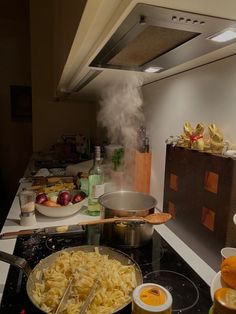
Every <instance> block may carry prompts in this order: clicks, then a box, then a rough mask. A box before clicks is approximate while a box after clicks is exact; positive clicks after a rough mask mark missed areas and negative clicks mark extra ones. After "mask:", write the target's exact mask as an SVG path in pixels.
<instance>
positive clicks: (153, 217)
mask: <svg viewBox="0 0 236 314" xmlns="http://www.w3.org/2000/svg"><path fill="white" fill-rule="evenodd" d="M170 219H171V215H170V214H169V213H155V214H150V215H148V216H146V217H141V216H140V217H139V216H131V217H121V218H114V217H113V218H104V219H96V220H89V221H83V222H81V223H78V224H77V225H64V226H55V227H46V228H37V229H26V230H24V229H22V230H18V231H12V232H5V233H2V234H0V239H1V240H4V239H12V238H16V237H17V236H24V235H31V234H36V233H37V234H59V233H78V232H83V231H84V229H83V228H82V226H87V225H97V224H107V223H126V222H146V223H148V224H151V225H159V224H162V223H165V222H167V221H169V220H170Z"/></svg>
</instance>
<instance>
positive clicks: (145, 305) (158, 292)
mask: <svg viewBox="0 0 236 314" xmlns="http://www.w3.org/2000/svg"><path fill="white" fill-rule="evenodd" d="M133 301H134V303H135V304H136V305H137V306H138V307H139V308H140V309H143V310H146V311H148V312H151V313H152V312H153V313H162V312H163V311H166V310H169V309H170V308H171V306H172V296H171V294H170V292H169V291H168V290H167V289H166V288H164V287H162V286H160V285H157V284H154V283H146V284H142V285H140V286H138V287H136V288H135V289H134V292H133Z"/></svg>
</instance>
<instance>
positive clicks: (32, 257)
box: [0, 226, 212, 314]
mask: <svg viewBox="0 0 236 314" xmlns="http://www.w3.org/2000/svg"><path fill="white" fill-rule="evenodd" d="M83 244H91V245H98V244H102V245H104V241H103V239H102V238H101V237H100V226H90V227H88V228H87V229H86V230H85V229H84V230H82V231H81V232H80V233H78V234H73V235H60V236H58V235H53V236H42V235H41V236H40V235H32V236H25V237H18V238H17V241H16V245H15V249H14V255H17V256H20V257H24V258H25V259H26V260H27V261H28V262H29V264H30V266H31V267H34V266H35V265H36V264H37V263H38V262H39V261H40V260H41V259H42V258H44V257H46V256H48V255H49V254H51V253H53V252H55V251H58V250H61V249H63V248H66V247H72V246H79V245H83ZM120 250H121V251H123V252H125V253H126V254H128V255H129V256H131V257H132V258H133V259H134V260H135V261H136V262H137V263H138V264H139V266H140V268H141V270H142V273H143V280H144V282H154V283H157V284H160V285H162V286H164V287H165V288H167V289H168V290H169V292H170V293H171V294H172V297H173V307H172V312H173V313H186V314H189V313H191V314H195V313H196V314H197V313H201V314H205V313H206V314H207V313H208V311H209V308H210V306H211V303H212V301H211V297H210V288H209V286H208V285H207V284H206V283H205V282H204V281H203V280H202V279H201V278H200V277H199V276H198V274H197V273H196V272H195V271H194V270H193V269H192V268H191V267H190V266H189V265H188V264H187V263H186V262H185V261H184V260H183V259H182V257H181V256H179V255H178V254H177V252H176V251H175V250H174V249H173V248H172V247H171V246H170V245H169V244H168V243H167V242H166V241H165V240H164V239H163V238H162V237H161V236H160V235H159V234H158V233H157V232H156V231H155V232H154V234H153V238H152V240H151V241H150V242H149V243H148V244H147V245H146V246H143V247H142V248H135V249H125V250H124V249H120ZM25 286H26V278H25V277H24V275H23V273H22V271H21V270H19V269H17V268H16V267H13V266H10V269H9V273H8V277H7V281H6V285H5V289H4V293H3V297H2V302H1V307H0V313H2V314H5V313H6V314H39V313H42V312H41V311H39V310H38V309H37V308H35V306H34V305H33V304H32V303H31V302H30V300H29V298H28V296H27V292H26V289H25ZM120 313H122V314H124V313H131V306H128V307H126V308H125V309H124V310H122V311H121V312H120ZM98 314H99V313H98Z"/></svg>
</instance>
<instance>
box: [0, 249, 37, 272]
mask: <svg viewBox="0 0 236 314" xmlns="http://www.w3.org/2000/svg"><path fill="white" fill-rule="evenodd" d="M0 261H3V262H6V263H8V264H10V265H13V266H16V267H18V268H20V269H22V270H23V272H24V274H25V275H26V276H27V277H29V275H30V273H31V268H30V266H29V264H28V262H27V261H26V260H25V259H24V258H21V257H18V256H15V255H12V254H8V253H6V252H3V251H0Z"/></svg>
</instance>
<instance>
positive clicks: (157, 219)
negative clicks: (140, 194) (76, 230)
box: [78, 213, 172, 226]
mask: <svg viewBox="0 0 236 314" xmlns="http://www.w3.org/2000/svg"><path fill="white" fill-rule="evenodd" d="M171 217H172V216H171V214H169V213H155V214H150V215H147V216H145V217H142V216H130V217H114V218H104V219H97V220H89V221H83V222H81V223H79V224H78V225H83V226H87V225H97V224H107V223H114V222H129V221H137V222H138V221H143V222H147V223H149V224H151V225H160V224H163V223H166V222H167V221H169V220H170V219H171Z"/></svg>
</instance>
